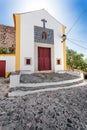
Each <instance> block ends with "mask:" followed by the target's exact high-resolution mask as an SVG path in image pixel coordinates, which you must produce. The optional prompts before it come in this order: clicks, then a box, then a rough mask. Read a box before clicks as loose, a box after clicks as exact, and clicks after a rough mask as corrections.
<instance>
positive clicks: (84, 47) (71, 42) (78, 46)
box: [67, 39, 87, 50]
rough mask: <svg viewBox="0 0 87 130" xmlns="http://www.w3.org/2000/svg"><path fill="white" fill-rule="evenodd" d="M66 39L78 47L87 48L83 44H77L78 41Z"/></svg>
mask: <svg viewBox="0 0 87 130" xmlns="http://www.w3.org/2000/svg"><path fill="white" fill-rule="evenodd" d="M67 40H68V41H70V42H71V43H73V44H75V45H76V46H78V47H80V48H82V49H85V50H87V48H86V47H83V46H81V45H79V44H78V43H76V42H74V41H72V40H70V39H67Z"/></svg>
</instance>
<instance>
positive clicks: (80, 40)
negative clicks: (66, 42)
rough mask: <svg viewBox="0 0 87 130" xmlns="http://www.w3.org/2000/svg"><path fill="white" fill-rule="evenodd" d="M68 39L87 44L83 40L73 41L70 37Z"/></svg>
mask: <svg viewBox="0 0 87 130" xmlns="http://www.w3.org/2000/svg"><path fill="white" fill-rule="evenodd" d="M68 39H70V40H73V41H76V42H81V43H87V42H86V41H83V40H77V39H72V38H70V37H68Z"/></svg>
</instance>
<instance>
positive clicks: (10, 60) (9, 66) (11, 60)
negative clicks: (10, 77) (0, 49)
mask: <svg viewBox="0 0 87 130" xmlns="http://www.w3.org/2000/svg"><path fill="white" fill-rule="evenodd" d="M0 60H5V61H6V72H13V71H15V56H0Z"/></svg>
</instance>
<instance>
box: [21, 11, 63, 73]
mask: <svg viewBox="0 0 87 130" xmlns="http://www.w3.org/2000/svg"><path fill="white" fill-rule="evenodd" d="M43 18H45V19H46V20H47V23H46V28H49V29H53V30H54V51H53V52H54V54H53V59H54V61H53V64H52V68H54V71H57V70H64V62H63V46H62V43H61V36H62V24H60V23H59V22H58V21H57V20H56V19H55V18H53V17H52V16H51V15H50V14H49V13H48V12H46V11H45V10H44V9H43V10H39V11H34V12H30V13H25V14H21V44H20V47H21V48H20V50H21V51H20V65H21V66H20V69H21V70H32V71H35V66H36V65H35V64H37V61H36V59H35V56H36V54H35V51H34V49H35V47H34V46H35V43H34V26H41V27H43V22H42V21H41V19H43ZM26 57H29V58H32V64H31V65H25V63H24V58H26ZM58 58H59V59H61V65H57V64H56V59H58Z"/></svg>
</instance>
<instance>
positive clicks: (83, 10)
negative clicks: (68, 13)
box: [66, 6, 87, 35]
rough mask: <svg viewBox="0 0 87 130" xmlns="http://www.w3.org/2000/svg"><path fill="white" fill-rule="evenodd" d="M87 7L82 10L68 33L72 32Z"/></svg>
mask: <svg viewBox="0 0 87 130" xmlns="http://www.w3.org/2000/svg"><path fill="white" fill-rule="evenodd" d="M86 9H87V6H86V7H85V8H84V10H83V11H82V12H81V14H80V15H79V16H78V18H77V19H76V20H75V22H74V23H73V24H72V26H71V28H70V29H69V30H68V32H67V33H66V34H67V35H68V34H69V33H70V32H71V30H72V29H73V27H74V26H75V25H76V24H77V22H78V21H79V19H80V18H81V16H82V15H83V14H84V12H85V10H86Z"/></svg>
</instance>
